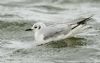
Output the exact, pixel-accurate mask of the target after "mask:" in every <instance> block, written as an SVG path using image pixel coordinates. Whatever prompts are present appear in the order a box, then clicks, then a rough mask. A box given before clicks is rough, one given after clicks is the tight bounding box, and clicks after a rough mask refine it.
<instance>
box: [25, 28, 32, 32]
mask: <svg viewBox="0 0 100 63" xmlns="http://www.w3.org/2000/svg"><path fill="white" fill-rule="evenodd" d="M32 30H33V29H31V28H30V29H26V30H25V31H32Z"/></svg>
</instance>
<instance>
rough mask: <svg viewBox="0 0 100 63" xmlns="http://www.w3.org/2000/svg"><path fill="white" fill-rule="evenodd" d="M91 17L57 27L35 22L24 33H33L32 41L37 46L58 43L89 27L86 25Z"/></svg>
mask: <svg viewBox="0 0 100 63" xmlns="http://www.w3.org/2000/svg"><path fill="white" fill-rule="evenodd" d="M91 17H92V16H89V17H87V18H84V19H82V20H79V21H78V22H76V23H75V22H74V23H67V24H66V23H65V24H57V25H49V26H47V25H46V24H44V23H43V22H37V23H35V24H33V26H32V27H31V28H29V29H26V30H25V31H34V39H35V41H36V42H38V43H39V44H40V43H41V44H45V43H48V42H51V41H58V40H61V39H65V38H70V37H73V36H74V35H76V34H78V33H81V32H82V31H84V30H85V29H87V28H89V27H90V26H88V25H87V21H90V20H91Z"/></svg>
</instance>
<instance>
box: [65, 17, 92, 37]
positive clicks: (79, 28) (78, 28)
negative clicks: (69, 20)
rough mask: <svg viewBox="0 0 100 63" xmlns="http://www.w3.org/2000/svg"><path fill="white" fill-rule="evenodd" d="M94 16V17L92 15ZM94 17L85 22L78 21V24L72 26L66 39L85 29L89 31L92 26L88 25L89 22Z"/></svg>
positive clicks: (84, 20)
mask: <svg viewBox="0 0 100 63" xmlns="http://www.w3.org/2000/svg"><path fill="white" fill-rule="evenodd" d="M92 16H93V15H92ZM92 16H89V17H88V18H84V19H83V20H80V21H78V22H77V23H76V24H74V25H72V29H71V30H70V32H69V33H68V34H67V35H66V36H65V37H72V36H74V35H76V34H78V33H80V32H82V31H84V30H85V29H88V28H89V27H90V26H88V25H86V23H87V21H90V20H91V19H92V18H91V17H92Z"/></svg>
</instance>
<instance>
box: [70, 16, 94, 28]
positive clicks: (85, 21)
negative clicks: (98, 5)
mask: <svg viewBox="0 0 100 63" xmlns="http://www.w3.org/2000/svg"><path fill="white" fill-rule="evenodd" d="M92 16H93V15H91V16H89V17H88V18H84V19H83V20H81V21H79V22H77V23H76V26H74V27H72V29H75V28H76V27H78V26H79V25H84V24H86V23H87V21H90V20H91V19H92V18H91V17H92Z"/></svg>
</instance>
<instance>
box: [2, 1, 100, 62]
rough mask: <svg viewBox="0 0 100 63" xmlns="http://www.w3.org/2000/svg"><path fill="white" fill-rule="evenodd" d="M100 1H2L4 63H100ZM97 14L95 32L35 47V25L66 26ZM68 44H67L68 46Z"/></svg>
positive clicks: (91, 31)
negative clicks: (91, 14)
mask: <svg viewBox="0 0 100 63" xmlns="http://www.w3.org/2000/svg"><path fill="white" fill-rule="evenodd" d="M99 3H100V1H99V0H88V1H87V0H0V63H81V62H83V63H97V62H98V63H99V62H100V40H99V39H100V21H99V20H100V18H99V17H100V13H99V12H100V4H99ZM84 13H93V14H95V16H94V17H93V19H94V21H93V22H92V23H91V24H93V28H94V30H88V32H89V33H88V32H87V31H86V33H87V34H85V33H83V34H81V35H78V36H77V38H74V37H73V38H69V39H65V40H60V41H57V42H51V43H48V44H45V45H42V46H36V47H33V45H32V44H34V42H33V40H34V36H33V35H34V33H33V32H26V31H25V29H27V28H29V27H31V25H32V24H33V23H34V22H37V21H41V22H44V23H46V24H48V25H50V24H58V23H65V22H66V21H70V20H73V19H75V18H77V17H79V16H80V15H82V14H84ZM66 42H67V43H66Z"/></svg>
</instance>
